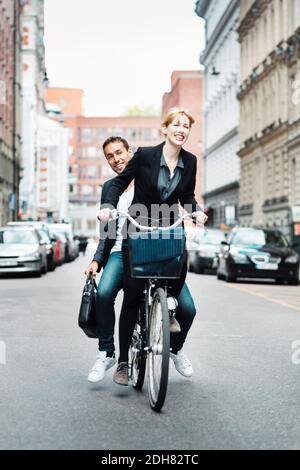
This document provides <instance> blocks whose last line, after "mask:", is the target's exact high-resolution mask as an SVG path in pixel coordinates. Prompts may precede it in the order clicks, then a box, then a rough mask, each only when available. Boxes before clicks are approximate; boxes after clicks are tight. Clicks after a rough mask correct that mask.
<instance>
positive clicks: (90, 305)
mask: <svg viewBox="0 0 300 470" xmlns="http://www.w3.org/2000/svg"><path fill="white" fill-rule="evenodd" d="M96 292H97V284H96V281H95V279H94V278H93V276H92V275H91V274H90V275H89V276H87V278H86V283H85V286H84V288H83V292H82V299H81V304H80V309H79V317H78V326H79V327H80V328H81V329H82V330H83V331H84V333H85V334H86V335H87V336H88V337H89V338H97V337H98V336H97V321H96Z"/></svg>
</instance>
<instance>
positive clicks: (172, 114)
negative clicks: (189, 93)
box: [161, 108, 195, 127]
mask: <svg viewBox="0 0 300 470" xmlns="http://www.w3.org/2000/svg"><path fill="white" fill-rule="evenodd" d="M177 116H186V117H187V118H188V120H189V122H190V127H191V126H192V124H194V122H195V119H194V118H193V116H192V115H191V114H189V113H188V112H187V111H185V110H184V109H179V108H171V109H170V111H169V112H168V113H167V114H166V115H165V116H164V119H163V122H162V123H161V127H168V125H169V124H171V122H172V121H173V120H174V119H175V118H176V117H177Z"/></svg>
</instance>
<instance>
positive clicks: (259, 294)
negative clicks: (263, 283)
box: [226, 284, 300, 312]
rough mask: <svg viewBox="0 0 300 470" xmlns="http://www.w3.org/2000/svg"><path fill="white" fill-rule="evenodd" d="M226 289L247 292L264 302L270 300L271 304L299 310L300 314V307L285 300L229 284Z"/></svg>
mask: <svg viewBox="0 0 300 470" xmlns="http://www.w3.org/2000/svg"><path fill="white" fill-rule="evenodd" d="M226 287H230V288H231V289H236V290H240V291H242V292H246V293H247V294H251V295H254V296H255V297H260V298H262V299H264V300H268V301H269V302H273V303H274V304H278V305H282V306H283V307H287V308H291V309H292V310H297V311H298V312H300V307H296V306H295V305H291V304H288V303H287V302H284V301H283V300H277V299H274V298H273V297H269V296H268V295H265V294H261V293H260V292H255V291H251V290H248V289H246V288H245V287H238V286H232V285H229V284H226Z"/></svg>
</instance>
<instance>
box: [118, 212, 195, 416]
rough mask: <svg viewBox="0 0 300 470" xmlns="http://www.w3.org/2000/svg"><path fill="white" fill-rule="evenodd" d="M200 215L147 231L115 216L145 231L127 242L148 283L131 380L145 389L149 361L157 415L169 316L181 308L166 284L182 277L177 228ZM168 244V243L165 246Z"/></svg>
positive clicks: (135, 271) (164, 382)
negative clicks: (184, 221)
mask: <svg viewBox="0 0 300 470" xmlns="http://www.w3.org/2000/svg"><path fill="white" fill-rule="evenodd" d="M196 214H197V213H193V214H185V215H183V216H181V217H180V218H179V219H178V220H177V221H176V222H175V223H174V224H173V225H171V226H169V227H148V226H143V225H140V224H139V223H137V222H136V221H135V220H134V219H133V218H132V217H131V216H130V215H129V214H128V213H127V212H123V211H118V210H112V211H111V215H112V218H113V219H116V218H117V217H118V215H121V216H123V217H126V218H127V219H128V220H129V221H130V222H131V223H132V224H133V225H134V226H135V227H137V228H138V229H139V230H141V231H142V232H136V233H134V234H131V235H129V238H128V242H129V259H130V268H131V275H132V277H134V278H137V279H141V278H142V279H145V287H144V290H143V298H142V299H141V303H140V305H139V308H138V316H137V321H136V324H135V327H134V332H133V335H132V340H131V345H130V348H129V363H128V365H129V378H130V379H131V382H132V386H133V388H134V389H136V390H142V388H143V385H144V380H145V375H146V364H147V362H148V395H149V401H150V406H151V408H152V409H153V410H154V411H157V412H159V411H160V410H161V409H162V407H163V405H164V402H165V398H166V393H167V387H168V376H169V354H170V316H172V315H175V313H176V307H177V304H178V303H177V300H176V299H175V298H174V297H173V296H171V295H170V293H169V292H168V280H170V279H178V278H180V274H181V270H182V266H183V256H184V250H185V231H184V228H183V227H182V226H181V228H178V226H179V225H180V224H182V221H183V220H184V219H185V218H187V217H193V216H195V215H196ZM164 234H165V235H166V236H165V237H164ZM150 235H151V237H150ZM153 235H154V236H153ZM165 239H166V240H168V243H163V240H165ZM156 240H158V242H157V243H155V241H156ZM170 241H172V243H170ZM162 248H164V256H161V253H160V258H163V260H162V262H158V261H157V258H156V255H157V253H158V250H162ZM153 260H155V261H153Z"/></svg>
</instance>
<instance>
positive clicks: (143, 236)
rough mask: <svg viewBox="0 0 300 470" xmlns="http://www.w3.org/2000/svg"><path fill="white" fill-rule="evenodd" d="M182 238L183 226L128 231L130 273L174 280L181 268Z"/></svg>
mask: <svg viewBox="0 0 300 470" xmlns="http://www.w3.org/2000/svg"><path fill="white" fill-rule="evenodd" d="M185 240H186V237H185V231H184V229H183V227H176V228H174V229H170V230H154V231H152V232H150V231H149V232H136V233H131V234H129V235H128V246H129V261H130V269H131V276H132V277H134V278H153V279H178V278H179V277H180V274H181V271H182V267H183V258H184V249H185Z"/></svg>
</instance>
